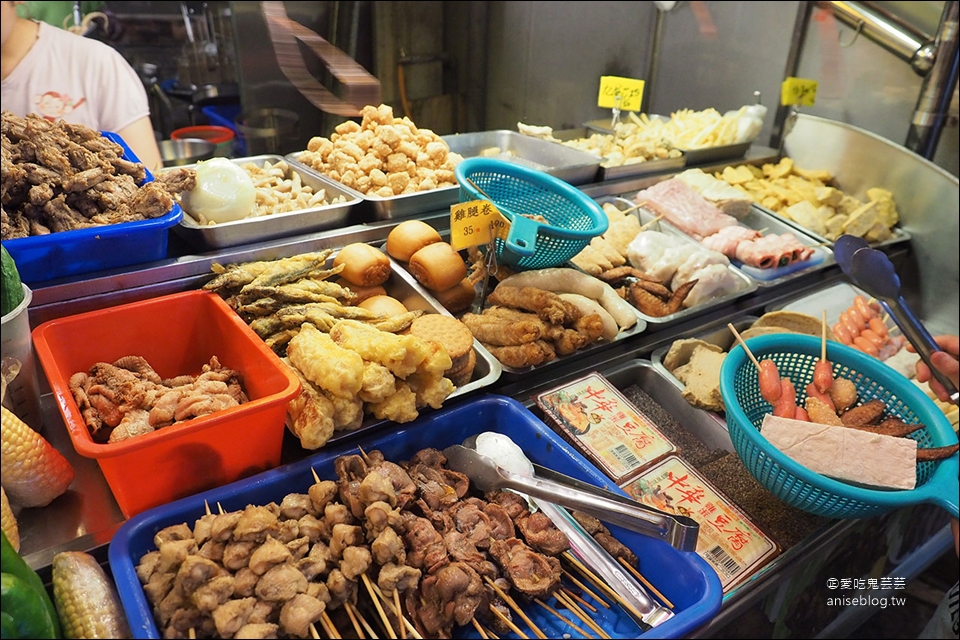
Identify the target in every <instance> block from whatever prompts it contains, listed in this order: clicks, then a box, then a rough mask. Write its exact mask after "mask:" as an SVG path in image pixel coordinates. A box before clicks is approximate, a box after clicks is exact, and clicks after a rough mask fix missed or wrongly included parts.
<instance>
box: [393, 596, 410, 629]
mask: <svg viewBox="0 0 960 640" xmlns="http://www.w3.org/2000/svg"><path fill="white" fill-rule="evenodd" d="M393 606H394V608H395V610H394V612H393V615H395V616H397V618H398V619H402V622H401V623H400V640H407V625H406V624H404V623H405V622H406V618H405V617H404V615H403V609H402V608H401V607H400V590H399V589H394V590H393Z"/></svg>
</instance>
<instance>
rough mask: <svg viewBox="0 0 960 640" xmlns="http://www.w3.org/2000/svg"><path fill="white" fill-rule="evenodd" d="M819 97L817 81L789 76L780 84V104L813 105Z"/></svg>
mask: <svg viewBox="0 0 960 640" xmlns="http://www.w3.org/2000/svg"><path fill="white" fill-rule="evenodd" d="M816 99H817V81H816V80H808V79H807V78H794V77H789V78H787V79H786V80H784V81H783V84H781V85H780V104H782V105H784V106H793V105H800V106H801V107H812V106H813V103H814V102H816Z"/></svg>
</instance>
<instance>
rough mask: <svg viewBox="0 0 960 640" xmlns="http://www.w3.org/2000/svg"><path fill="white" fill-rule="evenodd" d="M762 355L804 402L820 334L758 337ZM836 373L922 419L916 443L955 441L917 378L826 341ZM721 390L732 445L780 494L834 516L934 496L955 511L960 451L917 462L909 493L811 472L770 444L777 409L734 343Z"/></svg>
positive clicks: (890, 408)
mask: <svg viewBox="0 0 960 640" xmlns="http://www.w3.org/2000/svg"><path fill="white" fill-rule="evenodd" d="M746 343H747V346H748V347H749V348H750V351H751V352H752V353H753V354H754V355H755V356H756V358H757V359H758V360H762V359H764V358H769V359H770V360H773V362H775V363H776V365H777V369H778V370H779V371H780V376H781V378H790V380H791V381H792V382H793V384H794V387H796V389H797V404H802V403H803V402H804V401H805V400H806V392H805V391H804V390H805V389H806V387H807V385H808V384H809V383H810V382H811V381H812V380H813V369H814V366H815V365H816V363H817V360H818V359H819V357H820V338H817V337H815V336H807V335H798V334H791V333H783V334H774V335H766V336H757V337H756V338H751V339H749V340H747V341H746ZM827 359H828V360H830V362H831V363H832V364H833V375H834V378H838V377H844V378H848V379H850V380H852V381H853V382H854V384H855V385H856V387H857V391H858V395H859V400H858V404H862V403H864V402H867V401H869V400H873V399H880V400H882V401H883V402H884V403H885V404H886V405H887V412H888V413H893V414H894V415H896V416H897V417H899V418H900V419H901V420H903V421H904V422H906V423H908V424H917V423H920V424H923V425H925V426H924V428H923V429H920V430H918V431H915V432H914V433H912V434H911V435H910V437H912V438H914V439H915V440H916V441H917V445H918V446H919V447H942V446H947V445H951V444H955V443H956V442H957V434H956V433H955V432H954V430H953V427H952V426H951V425H950V421H949V420H947V418H946V416H944V415H943V412H942V411H940V409H939V408H938V407H937V405H936V404H934V402H933V401H932V400H930V398H928V397H927V396H926V394H924V393H923V391H921V390H920V389H919V388H918V387H917V386H916V385H915V384H914V383H913V382H911V381H910V380H908V379H907V378H905V377H904V376H903V375H902V374H900V373H898V372H897V371H895V370H894V369H892V368H891V367H889V366H887V365H885V364H883V363H882V362H881V361H879V360H877V359H876V358H874V357H872V356H869V355H866V354H864V353H861V352H859V351H856V350H855V349H852V348H850V347H847V346H845V345H843V344H840V343H837V342H827ZM720 393H721V394H722V396H723V403H724V406H725V407H726V416H727V428H728V430H729V432H730V439H731V440H732V441H733V446H734V448H735V449H736V451H737V454H738V455H739V456H740V459H741V460H742V461H743V464H744V466H745V467H746V468H747V470H748V471H749V472H750V473H751V474H752V475H753V477H754V478H756V479H757V481H758V482H760V484H762V485H763V486H764V487H766V488H767V489H768V490H769V491H770V492H771V493H773V494H774V495H775V496H777V498H779V499H780V500H782V501H783V502H785V503H787V504H788V505H790V506H792V507H796V508H798V509H802V510H804V511H807V512H809V513H813V514H816V515H820V516H826V517H830V518H866V517H871V516H875V515H879V514H882V513H885V512H887V511H891V510H893V509H897V508H899V507H905V506H908V505H912V504H917V503H922V502H930V503H934V504H937V505H939V506H941V507H943V508H944V509H945V510H946V511H948V512H949V513H950V514H951V515H952V516H953V517H954V518H956V517H958V506H957V504H958V492H960V481H958V473H960V457H958V454H956V453H955V454H953V455H952V456H951V457H949V458H946V459H944V460H938V461H934V462H921V463H919V464H917V486H916V488H915V489H911V490H909V491H903V490H900V491H897V490H882V489H867V488H864V487H859V486H855V485H852V484H848V483H846V482H841V481H840V480H834V479H833V478H828V477H827V476H824V475H821V474H819V473H815V472H813V471H810V470H809V469H807V468H806V467H804V466H803V465H800V464H798V463H797V462H794V461H793V460H792V459H791V458H789V457H788V456H787V455H786V454H784V453H783V452H781V451H780V450H778V449H777V448H776V447H774V446H773V445H771V444H770V443H769V442H768V441H767V439H766V438H764V437H763V434H762V433H761V432H760V426H761V425H762V424H763V418H764V416H765V415H766V414H767V413H770V412H771V411H772V408H771V406H770V403H768V402H767V401H766V400H764V399H763V397H761V395H760V388H759V384H758V376H757V368H756V366H754V364H753V362H752V361H751V360H750V358H749V356H747V354H746V352H745V351H744V349H743V347H742V346H740V345H737V346H736V347H734V348H733V349H731V350H730V353H729V354H728V355H727V357H726V358H725V359H724V361H723V365H722V367H721V369H720Z"/></svg>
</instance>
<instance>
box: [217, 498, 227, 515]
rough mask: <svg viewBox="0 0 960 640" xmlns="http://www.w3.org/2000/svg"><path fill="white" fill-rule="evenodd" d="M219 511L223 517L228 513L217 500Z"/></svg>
mask: <svg viewBox="0 0 960 640" xmlns="http://www.w3.org/2000/svg"><path fill="white" fill-rule="evenodd" d="M217 511H218V512H219V513H220V515H223V514H224V513H226V511H224V510H223V507H222V506H221V505H220V501H219V500H217Z"/></svg>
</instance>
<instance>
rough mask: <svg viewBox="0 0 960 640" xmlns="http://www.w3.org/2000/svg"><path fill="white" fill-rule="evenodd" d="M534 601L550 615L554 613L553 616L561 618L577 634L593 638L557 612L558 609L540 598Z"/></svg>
mask: <svg viewBox="0 0 960 640" xmlns="http://www.w3.org/2000/svg"><path fill="white" fill-rule="evenodd" d="M533 601H534V602H536V603H537V604H538V605H540V606H541V607H543V608H544V609H546V610H547V611H549V612H550V613H552V614H553V615H555V616H556V617H558V618H560V619H561V620H562V621H563V622H564V623H565V624H568V625H570V626H571V627H573V628H574V629H576V631H577V633H579V634H580V635H581V636H582V637H584V638H593V636H592V635H591V634H589V633H587V632H586V631H584V630H583V629H581V628H580V627H578V626H577V625H575V624H574V623H573V621H571V620H568V619H567V618H566V617H565V616H564V615H563V614H561V613H560V612H559V611H557V610H556V609H554V608H553V607H551V606H550V605H548V604H547V603H546V602H544V601H543V600H541V599H540V598H534V599H533Z"/></svg>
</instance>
